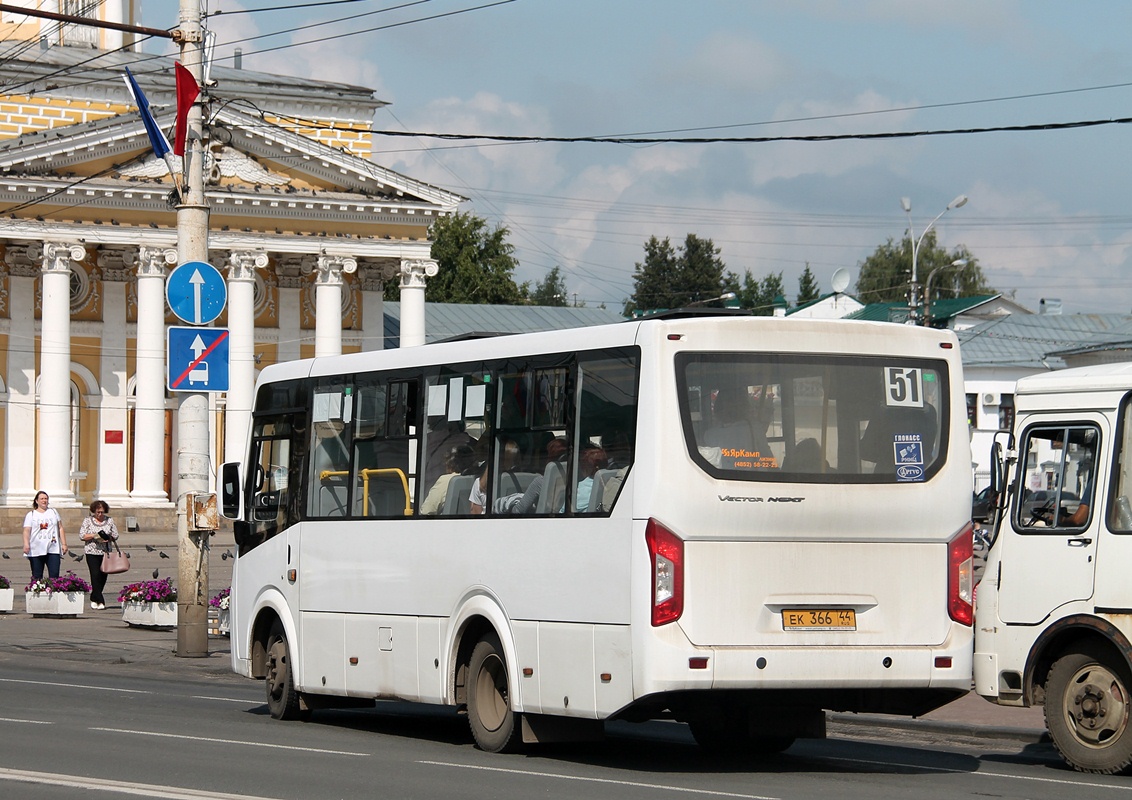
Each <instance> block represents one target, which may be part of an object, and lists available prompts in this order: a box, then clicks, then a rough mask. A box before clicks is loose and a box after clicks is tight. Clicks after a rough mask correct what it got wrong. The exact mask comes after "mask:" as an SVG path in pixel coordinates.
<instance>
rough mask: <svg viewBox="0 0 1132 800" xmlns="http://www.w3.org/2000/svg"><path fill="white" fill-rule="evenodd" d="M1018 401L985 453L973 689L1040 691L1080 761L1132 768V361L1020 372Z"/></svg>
mask: <svg viewBox="0 0 1132 800" xmlns="http://www.w3.org/2000/svg"><path fill="white" fill-rule="evenodd" d="M1014 402H1015V423H1014V429H1013V430H1012V431H1004V432H1001V433H1000V435H999V437H996V442H995V446H994V449H993V452H992V459H991V460H992V470H991V495H992V497H996V498H997V499H998V500H997V502H996V504H995V505H996V506H997V507H996V508H994V509H993V527H992V537H993V539H992V541H993V544H992V546H991V548H990V550H989V552H988V556H987V562H986V571H985V574H984V576H983V579H982V581H981V582H980V583H979V590H978V602H977V604H976V612H975V618H976V634H975V661H974V667H975V689H976V691H977V692H978V693H979V694H981V695H983V696H984V697H986V698H987V699H988V700H990V701H991V702H994V703H997V704H999V705H1004V706H1036V705H1043V706H1044V707H1045V719H1046V727H1047V728H1048V729H1049V733H1050V738H1051V739H1052V741H1053V744H1054V746H1055V747H1056V748H1057V750H1058V751H1059V752H1060V753H1061V755H1062V757H1063V758H1064V759H1065V761H1067V762H1068V763H1069V764H1070V765H1071V766H1073V767H1074V768H1075V769H1077V770H1079V771H1082V772H1096V773H1106V774H1109V773H1117V772H1129V771H1130V768H1132V731H1130V730H1129V712H1130V710H1132V698H1130V696H1129V692H1130V691H1132V643H1130V642H1132V583H1130V582H1129V579H1128V567H1129V565H1130V564H1132V506H1130V505H1129V499H1128V498H1129V496H1132V364H1129V363H1124V364H1104V365H1097V366H1091V367H1081V368H1076V369H1065V370H1058V371H1056V372H1050V373H1045V374H1042V375H1035V376H1031V377H1027V378H1023V379H1021V380H1019V381H1018V384H1017V388H1016V389H1015V394H1014ZM1004 444H1005V447H1003V445H1004Z"/></svg>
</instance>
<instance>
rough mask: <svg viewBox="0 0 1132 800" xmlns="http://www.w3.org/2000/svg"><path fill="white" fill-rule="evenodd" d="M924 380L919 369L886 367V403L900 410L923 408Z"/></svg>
mask: <svg viewBox="0 0 1132 800" xmlns="http://www.w3.org/2000/svg"><path fill="white" fill-rule="evenodd" d="M923 380H924V378H923V372H922V371H921V370H920V368H919V367H885V368H884V386H885V392H884V402H885V403H886V404H887V405H890V406H898V407H900V408H923V407H924V386H923Z"/></svg>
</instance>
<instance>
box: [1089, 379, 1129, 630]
mask: <svg viewBox="0 0 1132 800" xmlns="http://www.w3.org/2000/svg"><path fill="white" fill-rule="evenodd" d="M1119 420H1120V422H1119V426H1118V428H1117V432H1116V436H1115V437H1114V438H1113V445H1112V447H1111V448H1106V449H1104V450H1102V451H1101V452H1102V453H1108V452H1111V456H1110V457H1106V458H1105V465H1104V466H1103V467H1102V468H1101V470H1100V474H1102V475H1111V476H1112V477H1111V481H1112V490H1111V491H1108V492H1105V494H1104V495H1103V497H1105V498H1107V501H1108V502H1107V505H1106V506H1105V510H1104V516H1105V524H1104V525H1103V526H1102V529H1101V540H1100V545H1099V547H1098V550H1097V584H1096V591H1095V593H1094V595H1093V602H1094V603H1095V604H1096V608H1097V610H1098V612H1103V611H1108V612H1109V613H1123V614H1127V613H1128V611H1129V609H1132V581H1129V580H1128V566H1129V564H1132V395H1129V396H1128V397H1125V398H1124V400H1123V401H1122V403H1121V407H1120V412H1119ZM1110 465H1111V466H1110Z"/></svg>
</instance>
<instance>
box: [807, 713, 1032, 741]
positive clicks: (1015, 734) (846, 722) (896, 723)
mask: <svg viewBox="0 0 1132 800" xmlns="http://www.w3.org/2000/svg"><path fill="white" fill-rule="evenodd" d="M826 721H827V723H829V724H830V725H831V726H833V727H839V726H843V727H846V728H866V727H867V728H872V729H889V730H893V731H900V732H904V733H913V732H914V733H924V734H934V735H937V736H946V737H948V738H968V739H1003V740H1009V741H1012V742H1022V743H1024V744H1041V743H1045V742H1049V741H1050V739H1049V733H1048V732H1047V731H1045V730H1039V729H1036V728H1010V727H1003V726H995V725H976V724H973V723H969V722H939V721H935V720H927V719H905V718H903V717H886V716H882V715H878V714H846V713H835V712H831V713H827V714H826Z"/></svg>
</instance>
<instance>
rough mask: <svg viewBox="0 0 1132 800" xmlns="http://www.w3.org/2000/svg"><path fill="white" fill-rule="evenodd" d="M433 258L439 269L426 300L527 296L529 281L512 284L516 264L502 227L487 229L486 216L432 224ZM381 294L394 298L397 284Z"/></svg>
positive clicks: (513, 300) (486, 300)
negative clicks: (484, 217)
mask: <svg viewBox="0 0 1132 800" xmlns="http://www.w3.org/2000/svg"><path fill="white" fill-rule="evenodd" d="M429 233H430V235H431V236H432V257H433V258H434V259H435V260H436V262H437V266H438V267H439V269H438V271H437V273H436V275H435V277H432V278H429V279H428V283H426V284H425V300H426V301H428V302H430V303H492V304H497V303H521V302H523V301H525V300H527V298H528V297H529V296H530V284H527V283H523V284H516V283H515V279H514V278H513V277H512V276H513V275H514V273H515V269H516V268H517V267H518V266H519V262H518V260H517V259H516V258H515V256H514V252H515V248H514V246H513V245H511V243H509V242H508V241H507V234H508V233H509V231H508V230H507V228H505V227H503V226H502V225H497V226H496V227H495V229H494V230H491V229H489V228H488V224H487V220H485V219H483V218H482V217H478V216H476V215H475V214H473V213H471V212H469V213H466V214H465V213H460V212H457V213H455V214H453V215H452V216H450V217H441V218H440V219H438V220H437V221H436V222H434V223H433V224H432V228H431V229H430V231H429ZM385 297H386V299H388V300H399V299H400V290H399V287H397V285H396V284H395V283H393V282H390V283H388V284H386V287H385Z"/></svg>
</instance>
